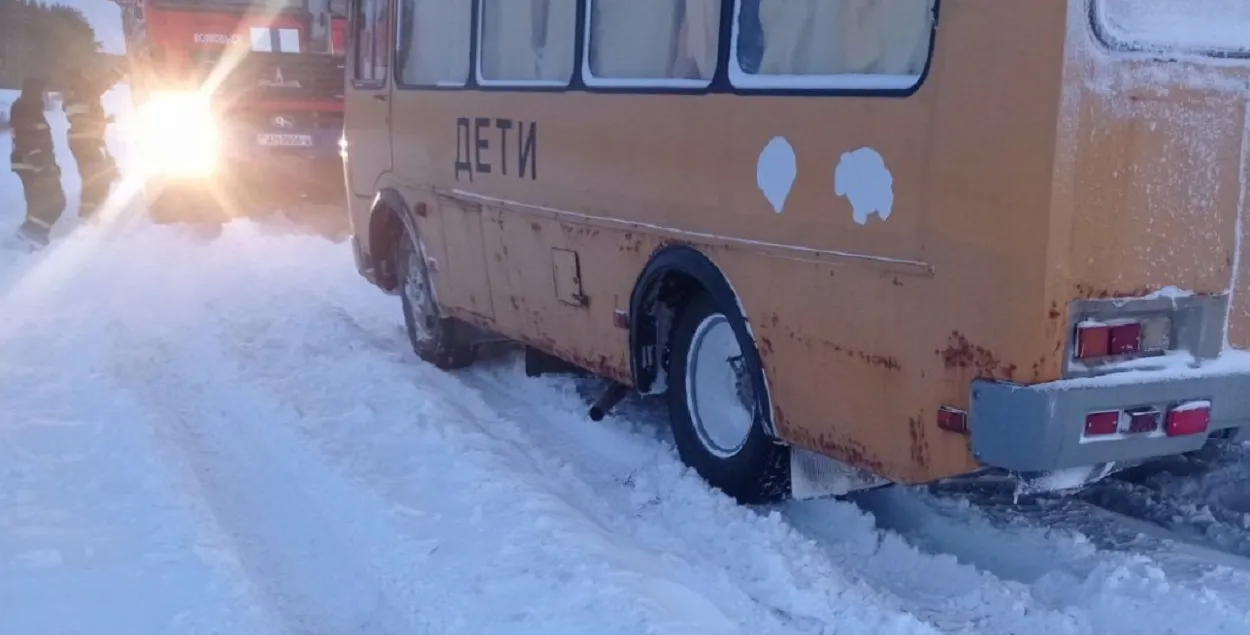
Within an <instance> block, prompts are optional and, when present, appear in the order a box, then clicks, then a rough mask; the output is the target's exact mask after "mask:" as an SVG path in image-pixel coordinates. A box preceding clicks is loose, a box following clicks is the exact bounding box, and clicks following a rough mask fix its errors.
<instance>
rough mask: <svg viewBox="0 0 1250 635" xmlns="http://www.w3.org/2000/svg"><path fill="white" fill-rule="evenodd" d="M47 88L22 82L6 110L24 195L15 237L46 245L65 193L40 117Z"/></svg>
mask: <svg viewBox="0 0 1250 635" xmlns="http://www.w3.org/2000/svg"><path fill="white" fill-rule="evenodd" d="M46 101H47V87H46V86H45V84H44V82H43V80H42V79H39V78H37V77H28V78H26V79H25V80H23V81H22V93H21V95H20V96H19V97H18V98H17V100H16V101H14V102H13V106H12V108H11V109H10V111H9V125H10V127H11V128H12V137H13V153H12V154H11V155H10V156H9V161H10V164H11V165H12V168H13V171H14V172H16V173H17V176H18V178H20V179H21V180H22V191H23V193H24V194H25V196H26V220H25V221H24V222H23V223H22V225H21V226H20V227H19V228H18V234H19V235H21V236H23V237H25V238H27V239H28V240H31V241H33V242H35V243H36V244H38V245H41V246H42V245H46V244H48V234H49V233H50V232H51V230H52V225H53V224H55V223H56V221H57V219H59V218H60V217H61V212H63V211H64V210H65V190H64V189H62V187H61V166H59V165H57V162H56V156H55V154H54V150H53V147H52V130H51V127H50V126H49V125H48V120H47V119H46V118H45V117H44V115H43V113H44V104H45V103H46Z"/></svg>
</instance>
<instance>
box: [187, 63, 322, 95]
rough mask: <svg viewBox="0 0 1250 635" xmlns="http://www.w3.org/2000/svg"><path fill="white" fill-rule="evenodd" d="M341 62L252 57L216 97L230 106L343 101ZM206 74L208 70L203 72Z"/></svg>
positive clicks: (233, 74) (233, 72)
mask: <svg viewBox="0 0 1250 635" xmlns="http://www.w3.org/2000/svg"><path fill="white" fill-rule="evenodd" d="M344 64H345V63H344V61H343V58H341V57H332V56H329V55H309V54H298V53H289V54H288V53H252V54H250V55H248V56H246V57H244V58H243V60H242V61H241V62H240V63H239V64H238V66H237V67H235V69H234V70H233V71H232V72H231V73H230V74H229V75H228V76H227V77H226V78H225V80H223V82H222V85H221V86H220V87H219V88H218V90H217V93H218V95H219V96H221V97H222V98H223V99H225V100H228V101H233V102H238V101H244V102H247V101H261V100H275V99H283V100H285V99H300V100H334V101H339V102H341V101H342V100H343V85H344V69H345V65H344ZM205 70H208V69H205Z"/></svg>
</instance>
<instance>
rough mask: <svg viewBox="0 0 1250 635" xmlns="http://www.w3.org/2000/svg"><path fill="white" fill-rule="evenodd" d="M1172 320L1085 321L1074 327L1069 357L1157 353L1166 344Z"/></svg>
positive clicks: (1167, 346)
mask: <svg viewBox="0 0 1250 635" xmlns="http://www.w3.org/2000/svg"><path fill="white" fill-rule="evenodd" d="M1171 330H1172V321H1171V320H1170V319H1168V318H1167V317H1151V318H1145V319H1133V320H1115V321H1110V322H1103V321H1095V320H1085V321H1083V322H1081V323H1080V324H1078V325H1077V326H1076V346H1075V347H1074V348H1073V356H1074V357H1075V358H1076V359H1078V360H1081V361H1087V360H1096V359H1101V358H1104V357H1119V356H1125V355H1128V356H1132V355H1141V354H1145V353H1160V352H1163V351H1166V350H1168V349H1169V347H1170V341H1171Z"/></svg>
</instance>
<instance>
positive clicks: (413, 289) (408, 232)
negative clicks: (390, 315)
mask: <svg viewBox="0 0 1250 635" xmlns="http://www.w3.org/2000/svg"><path fill="white" fill-rule="evenodd" d="M369 248H370V251H371V252H372V257H373V258H374V267H375V270H376V272H377V273H376V276H377V284H378V286H379V287H381V288H382V289H383V290H385V291H387V292H388V293H392V294H395V295H398V296H399V297H400V300H401V306H402V307H403V314H404V326H405V327H406V331H407V333H408V340H409V343H410V344H411V346H412V350H413V352H414V353H416V355H417V357H420V358H421V359H422V360H424V361H426V362H428V363H430V364H433V365H434V366H436V367H438V368H442V369H444V370H450V369H456V368H464V367H466V366H469V365H471V364H472V363H473V361H474V358H475V349H474V347H473V341H472V338H471V335H470V332H469V329H468V328H466V327H467V325H466V324H464V323H462V322H460V321H459V320H456V319H455V318H451V317H447V316H446V315H444V314H443V313H442V310H441V308H440V306H439V304H438V300H437V298H436V295H435V292H434V283H433V280H432V279H431V277H430V273H429V267H428V261H427V260H426V254H425V246H424V242H423V241H422V240H421V234H420V230H419V229H418V228H417V224H416V222H415V220H414V219H413V217H412V215H411V214H410V213H409V211H408V206H407V205H406V204H404V201H403V198H402V197H400V195H399V194H398V193H397V192H394V191H393V190H383V191H381V192H379V193H378V195H377V196H376V197H374V202H373V207H372V208H371V211H370V214H369Z"/></svg>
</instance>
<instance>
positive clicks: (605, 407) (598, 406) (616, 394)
mask: <svg viewBox="0 0 1250 635" xmlns="http://www.w3.org/2000/svg"><path fill="white" fill-rule="evenodd" d="M625 391H626V388H625V385H624V384H618V383H616V382H612V383H611V384H610V385H609V386H608V387H607V388H606V389H605V390H604V391H603V394H602V395H599V398H598V399H597V400H595V403H594V405H592V406H591V407H590V420H591V421H603V418H604V417H606V416H607V415H608V413H609V412H611V411H612V408H614V407H616V404H618V403H620V402H621V400H622V399H624V398H625Z"/></svg>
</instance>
